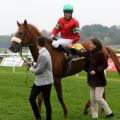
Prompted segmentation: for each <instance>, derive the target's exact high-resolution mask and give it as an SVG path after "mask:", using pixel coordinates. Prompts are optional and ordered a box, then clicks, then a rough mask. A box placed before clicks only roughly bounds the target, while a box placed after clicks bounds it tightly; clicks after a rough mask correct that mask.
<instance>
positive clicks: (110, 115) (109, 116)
mask: <svg viewBox="0 0 120 120" xmlns="http://www.w3.org/2000/svg"><path fill="white" fill-rule="evenodd" d="M113 116H114V114H113V113H111V114H109V115H106V117H105V118H111V117H113Z"/></svg>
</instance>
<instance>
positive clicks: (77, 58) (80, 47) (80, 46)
mask: <svg viewBox="0 0 120 120" xmlns="http://www.w3.org/2000/svg"><path fill="white" fill-rule="evenodd" d="M72 48H75V49H77V50H81V49H84V50H85V48H84V47H83V46H82V45H81V44H74V45H73V46H72ZM85 51H86V50H85ZM66 58H67V56H66ZM79 59H84V57H79V56H78V55H76V56H75V57H74V58H73V59H72V61H76V60H79Z"/></svg>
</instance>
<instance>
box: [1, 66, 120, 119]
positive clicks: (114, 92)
mask: <svg viewBox="0 0 120 120" xmlns="http://www.w3.org/2000/svg"><path fill="white" fill-rule="evenodd" d="M26 77H28V79H27V80H28V81H27V86H26ZM107 79H108V85H107V87H106V100H107V102H108V104H109V105H110V107H111V109H112V110H113V112H114V114H115V117H114V118H112V119H111V120H120V115H119V113H120V104H119V101H120V90H119V88H120V76H118V74H117V73H116V72H107ZM33 81H34V75H33V74H31V73H29V72H28V73H26V68H25V67H22V68H16V72H15V73H13V72H12V68H11V67H0V120H34V116H33V113H32V109H31V106H30V104H29V101H28V98H29V93H30V90H31V88H30V87H31V86H32V84H33ZM62 88H63V96H64V101H65V104H66V106H67V108H68V111H69V113H68V118H67V119H66V120H92V119H91V113H89V114H88V115H86V116H85V115H83V109H84V106H85V104H86V102H87V100H88V99H89V88H88V85H87V83H86V73H85V72H81V73H80V74H79V75H78V77H76V76H71V77H67V78H64V79H63V80H62ZM51 104H52V117H53V120H63V119H64V116H63V110H62V107H61V105H60V103H59V101H58V99H57V95H56V92H55V89H54V87H52V93H51ZM41 114H42V118H43V120H45V108H44V105H42V113H41ZM104 117H105V114H104V113H101V112H100V111H99V119H98V120H104Z"/></svg>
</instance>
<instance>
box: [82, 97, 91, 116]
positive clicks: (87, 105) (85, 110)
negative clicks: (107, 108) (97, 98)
mask: <svg viewBox="0 0 120 120" xmlns="http://www.w3.org/2000/svg"><path fill="white" fill-rule="evenodd" d="M89 107H90V99H89V100H88V102H87V103H86V105H85V108H84V112H83V113H84V115H87V114H88V113H89V110H88V109H89Z"/></svg>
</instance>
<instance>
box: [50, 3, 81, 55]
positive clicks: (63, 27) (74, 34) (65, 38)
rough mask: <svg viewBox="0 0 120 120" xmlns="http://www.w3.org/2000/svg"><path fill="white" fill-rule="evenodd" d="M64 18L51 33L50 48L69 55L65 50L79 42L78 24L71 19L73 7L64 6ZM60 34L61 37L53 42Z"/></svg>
mask: <svg viewBox="0 0 120 120" xmlns="http://www.w3.org/2000/svg"><path fill="white" fill-rule="evenodd" d="M63 12H64V17H61V18H60V19H59V20H58V22H57V24H56V26H55V27H54V29H53V30H52V33H51V36H50V37H51V40H52V46H53V47H54V48H57V49H59V50H61V51H64V52H66V53H67V54H69V52H68V49H67V48H71V47H72V45H73V44H74V43H76V42H77V41H79V40H80V29H79V22H78V21H77V20H76V19H75V18H73V17H72V13H73V6H72V5H69V4H67V5H64V7H63ZM59 32H60V35H61V37H60V38H59V39H58V40H54V38H55V36H56V35H57V34H58V33H59Z"/></svg>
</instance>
